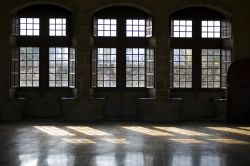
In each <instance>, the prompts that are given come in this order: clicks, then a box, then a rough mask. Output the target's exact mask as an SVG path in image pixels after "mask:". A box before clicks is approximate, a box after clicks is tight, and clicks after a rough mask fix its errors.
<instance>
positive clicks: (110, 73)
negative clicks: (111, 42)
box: [97, 48, 116, 87]
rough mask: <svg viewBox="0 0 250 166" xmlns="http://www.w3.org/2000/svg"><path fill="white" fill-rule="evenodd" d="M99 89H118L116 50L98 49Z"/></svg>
mask: <svg viewBox="0 0 250 166" xmlns="http://www.w3.org/2000/svg"><path fill="white" fill-rule="evenodd" d="M97 87H116V48H97Z"/></svg>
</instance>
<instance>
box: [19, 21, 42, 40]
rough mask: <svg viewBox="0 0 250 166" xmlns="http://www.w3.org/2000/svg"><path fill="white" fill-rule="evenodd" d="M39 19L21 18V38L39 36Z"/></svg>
mask: <svg viewBox="0 0 250 166" xmlns="http://www.w3.org/2000/svg"><path fill="white" fill-rule="evenodd" d="M39 31H40V20H39V18H20V36H39V35H40V32H39Z"/></svg>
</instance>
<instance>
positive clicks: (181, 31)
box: [171, 20, 192, 38]
mask: <svg viewBox="0 0 250 166" xmlns="http://www.w3.org/2000/svg"><path fill="white" fill-rule="evenodd" d="M171 37H176V38H192V20H172V21H171Z"/></svg>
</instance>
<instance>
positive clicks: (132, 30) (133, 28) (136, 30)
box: [126, 19, 150, 37]
mask: <svg viewBox="0 0 250 166" xmlns="http://www.w3.org/2000/svg"><path fill="white" fill-rule="evenodd" d="M149 26H150V25H149ZM126 36H127V37H146V20H145V19H127V20H126Z"/></svg>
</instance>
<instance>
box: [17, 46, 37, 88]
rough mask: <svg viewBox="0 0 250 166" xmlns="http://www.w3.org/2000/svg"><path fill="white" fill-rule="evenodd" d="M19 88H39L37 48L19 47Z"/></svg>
mask: <svg viewBox="0 0 250 166" xmlns="http://www.w3.org/2000/svg"><path fill="white" fill-rule="evenodd" d="M19 50H20V52H19V54H20V65H19V66H20V87H39V48H38V47H20V49H19Z"/></svg>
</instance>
